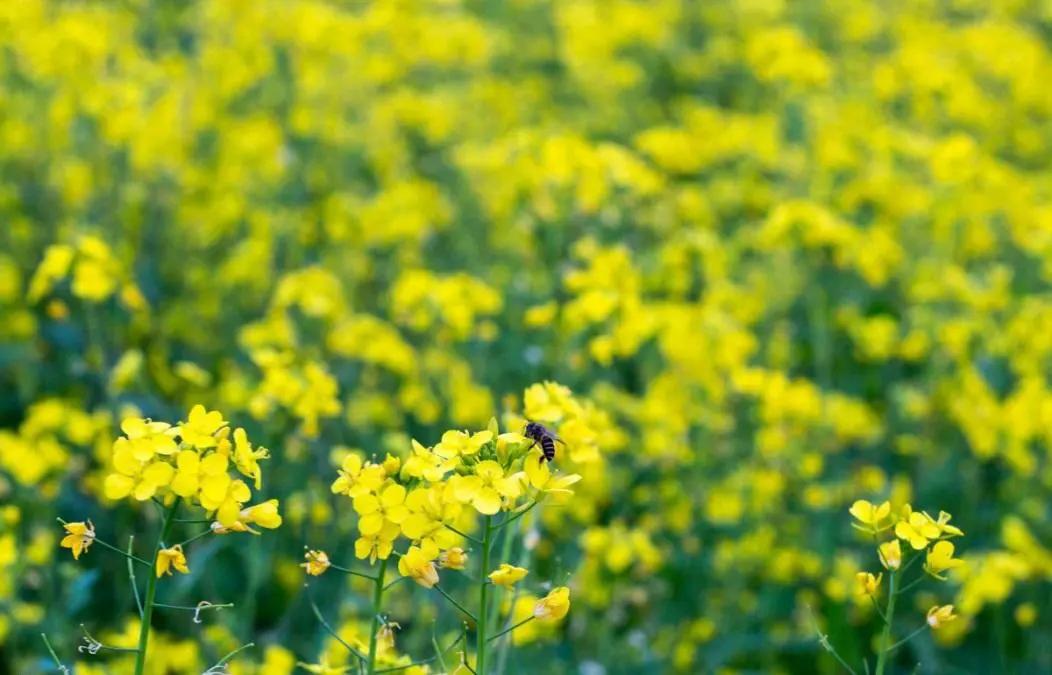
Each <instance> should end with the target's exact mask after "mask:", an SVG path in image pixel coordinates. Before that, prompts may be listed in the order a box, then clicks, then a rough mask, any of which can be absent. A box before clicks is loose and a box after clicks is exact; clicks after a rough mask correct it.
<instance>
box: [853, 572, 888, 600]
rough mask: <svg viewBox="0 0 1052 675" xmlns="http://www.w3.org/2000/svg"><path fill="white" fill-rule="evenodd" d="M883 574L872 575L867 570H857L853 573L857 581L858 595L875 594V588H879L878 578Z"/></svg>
mask: <svg viewBox="0 0 1052 675" xmlns="http://www.w3.org/2000/svg"><path fill="white" fill-rule="evenodd" d="M883 576H884V575H883V574H878V575H876V576H873V575H872V574H871V573H869V572H859V573H858V574H856V575H855V581H856V582H858V588H859V591H858V592H859V594H860V595H876V594H877V589H879V588H880V580H881V579H882V578H883Z"/></svg>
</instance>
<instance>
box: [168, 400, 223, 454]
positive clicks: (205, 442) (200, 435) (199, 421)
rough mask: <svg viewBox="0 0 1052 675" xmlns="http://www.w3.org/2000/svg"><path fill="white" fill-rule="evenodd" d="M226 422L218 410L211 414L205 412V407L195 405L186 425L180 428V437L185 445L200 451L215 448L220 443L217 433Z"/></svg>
mask: <svg viewBox="0 0 1052 675" xmlns="http://www.w3.org/2000/svg"><path fill="white" fill-rule="evenodd" d="M225 424H226V421H225V420H224V419H223V414H222V413H220V412H219V411H217V410H212V411H211V412H209V411H207V410H205V407H204V406H203V405H195V406H194V407H193V408H191V409H190V414H189V415H188V416H187V418H186V423H185V424H183V425H181V426H180V427H179V435H180V436H181V437H182V440H183V443H187V444H189V445H192V446H194V447H195V448H197V449H199V450H204V449H205V448H214V447H215V446H216V445H217V443H218V442H219V441H218V439H217V438H216V436H215V433H216V432H217V431H219V429H220V428H222V427H223V425H225Z"/></svg>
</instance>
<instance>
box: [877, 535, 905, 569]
mask: <svg viewBox="0 0 1052 675" xmlns="http://www.w3.org/2000/svg"><path fill="white" fill-rule="evenodd" d="M877 555H878V556H879V557H880V564H882V565H884V567H885V568H887V569H889V570H897V569H898V568H899V567H900V566H901V565H902V546H900V545H899V540H898V539H892V540H891V541H889V542H885V543H883V544H881V545H880V546H879V547H877Z"/></svg>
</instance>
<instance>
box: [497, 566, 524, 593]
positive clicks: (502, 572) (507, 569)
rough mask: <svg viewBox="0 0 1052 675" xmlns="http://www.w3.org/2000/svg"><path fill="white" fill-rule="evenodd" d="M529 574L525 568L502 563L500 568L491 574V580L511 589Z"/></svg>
mask: <svg viewBox="0 0 1052 675" xmlns="http://www.w3.org/2000/svg"><path fill="white" fill-rule="evenodd" d="M527 574H529V571H528V570H526V569H525V568H523V567H516V566H514V565H509V564H508V563H501V564H500V567H499V568H498V569H496V570H494V571H492V572H490V573H489V580H490V581H492V582H493V583H495V584H497V585H498V586H504V587H505V588H511V587H512V586H514V585H515V584H516V583H518V582H519V581H521V580H522V578H523V577H525V576H526V575H527Z"/></svg>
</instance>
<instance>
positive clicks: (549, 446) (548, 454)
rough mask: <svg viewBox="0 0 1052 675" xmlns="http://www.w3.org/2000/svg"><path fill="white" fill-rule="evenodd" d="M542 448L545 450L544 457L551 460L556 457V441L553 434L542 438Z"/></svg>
mask: <svg viewBox="0 0 1052 675" xmlns="http://www.w3.org/2000/svg"><path fill="white" fill-rule="evenodd" d="M541 450H542V451H544V458H545V459H546V460H548V461H549V462H550V461H552V460H553V459H555V441H554V440H552V437H551V436H544V437H543V438H541Z"/></svg>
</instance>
